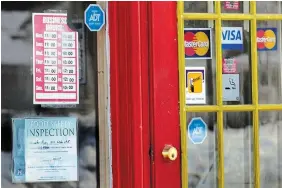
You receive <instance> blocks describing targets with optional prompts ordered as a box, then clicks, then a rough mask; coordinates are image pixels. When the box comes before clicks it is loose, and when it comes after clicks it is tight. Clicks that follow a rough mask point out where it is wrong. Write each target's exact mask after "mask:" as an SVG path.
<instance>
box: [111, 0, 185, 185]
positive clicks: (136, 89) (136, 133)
mask: <svg viewBox="0 0 282 188" xmlns="http://www.w3.org/2000/svg"><path fill="white" fill-rule="evenodd" d="M108 5H109V9H108V14H109V21H108V22H109V36H110V90H111V93H110V95H111V128H112V166H113V168H112V170H113V173H112V174H113V187H114V188H133V187H134V188H180V186H181V164H180V161H181V160H180V126H179V109H178V108H179V107H178V99H179V97H178V56H177V53H178V52H177V20H176V2H137V1H134V2H114V1H112V2H109V4H108ZM167 144H168V145H172V146H173V147H175V148H176V149H177V151H178V157H177V158H176V160H174V161H169V160H166V159H164V158H163V155H162V151H163V149H164V147H165V145H167Z"/></svg>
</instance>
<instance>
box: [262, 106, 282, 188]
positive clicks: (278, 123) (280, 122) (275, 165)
mask: <svg viewBox="0 0 282 188" xmlns="http://www.w3.org/2000/svg"><path fill="white" fill-rule="evenodd" d="M259 115H260V135H259V137H260V182H261V187H271V188H280V187H282V182H281V180H282V173H281V172H282V168H281V167H282V163H281V157H282V113H281V112H276V111H271V112H260V114H259ZM269 116H272V120H269Z"/></svg>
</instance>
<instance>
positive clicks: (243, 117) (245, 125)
mask: <svg viewBox="0 0 282 188" xmlns="http://www.w3.org/2000/svg"><path fill="white" fill-rule="evenodd" d="M251 120H252V113H251V112H228V113H224V174H225V178H224V179H225V187H228V188H237V187H245V186H248V187H249V185H250V184H252V162H251V161H252V150H251V142H252V136H251V133H252V122H251Z"/></svg>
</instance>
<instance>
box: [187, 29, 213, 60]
mask: <svg viewBox="0 0 282 188" xmlns="http://www.w3.org/2000/svg"><path fill="white" fill-rule="evenodd" d="M184 47H185V59H211V58H212V56H211V54H212V52H211V49H212V46H211V28H185V29H184Z"/></svg>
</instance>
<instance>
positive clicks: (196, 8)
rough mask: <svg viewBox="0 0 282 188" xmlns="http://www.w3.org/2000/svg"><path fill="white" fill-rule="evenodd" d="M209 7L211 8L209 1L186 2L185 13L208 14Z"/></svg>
mask: <svg viewBox="0 0 282 188" xmlns="http://www.w3.org/2000/svg"><path fill="white" fill-rule="evenodd" d="M211 5H212V4H211ZM208 6H209V3H208V1H184V12H185V13H192V12H197V13H207V12H208Z"/></svg>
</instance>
